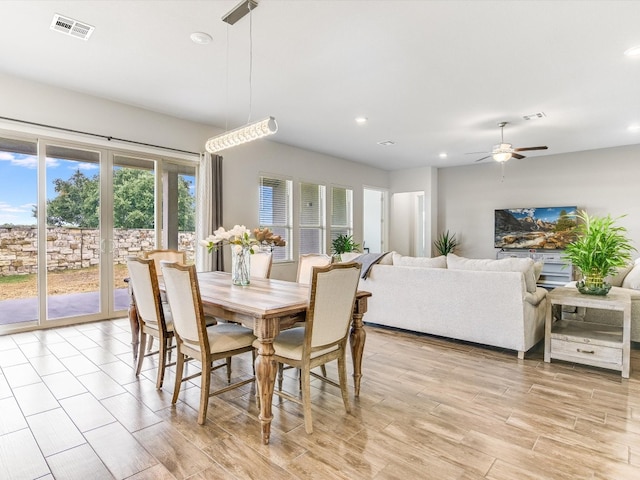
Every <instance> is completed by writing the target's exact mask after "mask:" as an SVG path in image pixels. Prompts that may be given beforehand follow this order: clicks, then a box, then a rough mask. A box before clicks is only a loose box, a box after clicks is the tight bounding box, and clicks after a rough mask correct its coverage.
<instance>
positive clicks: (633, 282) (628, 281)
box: [622, 260, 640, 290]
mask: <svg viewBox="0 0 640 480" xmlns="http://www.w3.org/2000/svg"><path fill="white" fill-rule="evenodd" d="M622 288H632V289H633V290H640V262H638V261H637V260H636V264H635V265H634V266H633V268H632V269H631V271H630V272H629V273H627V275H626V276H625V277H624V280H623V281H622Z"/></svg>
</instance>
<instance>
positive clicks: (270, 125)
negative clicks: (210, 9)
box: [205, 0, 278, 153]
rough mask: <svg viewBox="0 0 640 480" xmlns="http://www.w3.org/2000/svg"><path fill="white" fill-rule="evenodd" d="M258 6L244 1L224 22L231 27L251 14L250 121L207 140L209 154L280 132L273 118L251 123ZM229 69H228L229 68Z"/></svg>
mask: <svg viewBox="0 0 640 480" xmlns="http://www.w3.org/2000/svg"><path fill="white" fill-rule="evenodd" d="M257 6H258V3H257V2H256V1H254V0H243V1H242V2H240V3H239V4H238V5H237V6H236V7H234V8H233V9H232V10H231V11H230V12H229V13H227V14H226V15H225V16H224V17H222V20H223V21H224V22H226V23H228V24H229V25H233V24H235V23H236V22H237V21H238V20H240V19H241V18H242V17H244V16H245V15H246V14H247V11H248V12H249V119H248V120H247V124H246V125H244V126H242V127H239V128H236V129H234V130H231V131H228V132H225V133H223V134H221V135H218V136H215V137H212V138H210V139H209V140H207V143H206V145H205V148H206V150H207V152H209V153H217V152H220V151H222V150H225V149H227V148H231V147H235V146H237V145H242V144H243V143H247V142H251V141H253V140H257V139H259V138H262V137H266V136H268V135H272V134H274V133H276V132H277V131H278V123H277V122H276V119H275V118H273V117H267V118H264V119H262V120H259V121H257V122H253V123H251V101H252V81H251V80H252V78H251V77H252V72H253V22H252V18H253V16H252V14H251V12H252V10H253V9H254V8H256V7H257ZM227 68H228V67H227Z"/></svg>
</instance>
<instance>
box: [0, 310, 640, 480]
mask: <svg viewBox="0 0 640 480" xmlns="http://www.w3.org/2000/svg"><path fill="white" fill-rule="evenodd" d="M367 332H368V337H367V345H366V348H365V359H364V369H363V373H364V377H363V382H362V393H361V397H360V399H358V400H355V401H353V411H352V414H351V415H347V414H345V412H344V409H343V406H342V401H341V398H340V394H339V391H338V389H335V388H334V387H332V386H328V385H325V384H321V383H320V382H318V381H317V380H316V381H314V383H313V389H314V394H313V396H314V398H313V403H314V407H313V415H314V433H313V434H312V435H307V434H305V432H304V425H303V419H302V413H301V407H299V406H298V405H296V404H293V403H291V402H286V401H282V400H280V399H277V398H276V399H275V400H274V403H275V405H276V407H275V408H274V420H273V423H272V434H271V444H270V445H268V446H265V445H262V444H261V442H260V434H259V426H258V420H257V410H256V404H255V398H254V390H253V387H252V386H247V387H246V388H245V389H244V390H235V391H232V392H228V393H226V394H224V395H223V396H222V397H213V398H212V399H211V400H210V407H209V415H208V421H207V424H206V425H205V426H202V427H201V426H199V425H198V424H197V422H196V418H197V407H198V402H199V397H198V393H199V389H198V388H196V384H191V385H190V386H189V387H188V388H186V389H185V391H183V392H182V393H181V397H180V402H179V403H178V405H177V406H176V407H175V408H173V407H172V406H171V394H172V385H173V379H174V377H173V375H172V370H171V371H170V372H169V374H168V375H167V378H166V380H165V387H164V389H163V390H160V391H157V390H156V389H155V386H154V382H155V373H156V370H155V366H156V364H155V362H154V361H153V360H150V359H146V360H145V370H144V371H143V375H142V376H140V378H136V377H135V375H134V371H133V368H132V356H131V351H130V346H129V342H130V334H129V326H128V321H127V320H124V319H122V320H115V321H106V322H99V323H93V324H86V325H81V326H75V327H65V328H59V329H54V330H44V331H36V332H30V333H22V334H16V335H8V336H3V337H0V479H3V480H5V479H20V480H22V479H32V478H48V479H50V478H57V479H83V480H84V479H91V480H98V479H110V478H118V479H122V478H131V479H173V478H178V479H182V478H190V479H227V478H229V479H236V478H237V479H246V478H256V479H295V478H305V479H306V478H314V479H349V480H353V479H402V480H412V479H424V478H432V479H442V480H447V479H460V480H463V479H464V480H472V479H476V480H477V479H481V478H487V479H504V480H515V479H517V480H527V479H592V480H604V479H611V480H624V479H629V480H631V479H638V478H640V350H637V349H634V350H633V351H632V368H633V370H632V373H631V378H630V379H629V380H623V379H622V378H621V377H620V374H619V373H616V372H613V371H607V370H599V369H595V368H590V367H583V366H579V365H573V364H569V363H562V362H554V363H551V364H545V363H544V362H543V361H542V350H541V348H542V347H541V345H538V347H536V349H535V351H534V352H532V353H529V354H528V355H527V358H526V359H525V360H524V361H519V360H518V359H517V358H516V354H515V352H509V351H499V350H496V349H489V348H483V347H479V346H475V345H470V344H465V343H460V342H454V341H449V340H444V339H439V338H433V337H428V336H418V335H412V334H408V333H400V332H396V331H390V330H383V329H378V328H374V327H370V326H369V327H367ZM250 359H251V357H250V355H248V354H247V355H246V356H245V358H240V359H238V360H237V361H235V363H234V365H233V371H234V376H240V377H242V376H247V375H249V374H250V372H251V363H250V362H251V360H250ZM189 368H191V369H194V368H195V365H190V367H189ZM287 374H288V375H289V376H288V378H287V379H286V382H285V384H286V387H287V388H288V389H293V391H296V388H297V379H296V378H295V371H294V370H288V371H287ZM329 374H330V375H331V374H335V367H334V368H333V370H331V369H330V371H329ZM224 375H225V374H224V371H223V370H221V371H218V372H217V373H214V377H216V380H215V381H216V382H218V383H220V384H223V383H224V382H225V381H224ZM351 391H352V390H351Z"/></svg>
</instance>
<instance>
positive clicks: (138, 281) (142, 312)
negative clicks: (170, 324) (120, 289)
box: [127, 256, 166, 332]
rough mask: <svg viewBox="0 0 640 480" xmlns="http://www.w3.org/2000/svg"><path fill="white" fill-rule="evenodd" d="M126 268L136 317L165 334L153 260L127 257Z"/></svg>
mask: <svg viewBox="0 0 640 480" xmlns="http://www.w3.org/2000/svg"><path fill="white" fill-rule="evenodd" d="M127 268H128V269H129V281H130V282H131V288H132V289H133V296H134V297H135V299H136V309H137V311H138V317H139V318H140V319H141V320H142V321H144V322H145V323H146V324H156V325H157V328H158V329H162V331H163V332H166V324H165V319H164V313H163V310H162V302H161V300H160V288H159V286H158V275H157V273H156V266H155V263H154V261H153V260H151V259H146V258H140V257H134V256H128V257H127Z"/></svg>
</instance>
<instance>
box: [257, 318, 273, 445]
mask: <svg viewBox="0 0 640 480" xmlns="http://www.w3.org/2000/svg"><path fill="white" fill-rule="evenodd" d="M278 326H279V322H278V319H274V318H270V319H267V320H264V319H263V320H259V321H257V322H256V324H255V327H254V334H255V336H256V337H258V341H259V342H260V347H259V348H258V355H257V356H256V361H255V368H256V384H257V388H258V395H259V398H260V415H259V416H258V418H259V419H260V425H261V427H262V443H264V444H265V445H268V444H269V436H270V434H271V420H272V419H273V414H272V413H271V403H272V401H273V388H274V384H275V381H276V373H277V365H276V362H275V360H274V359H273V354H274V353H275V350H274V349H273V339H274V338H275V337H276V335H277V334H278Z"/></svg>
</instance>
